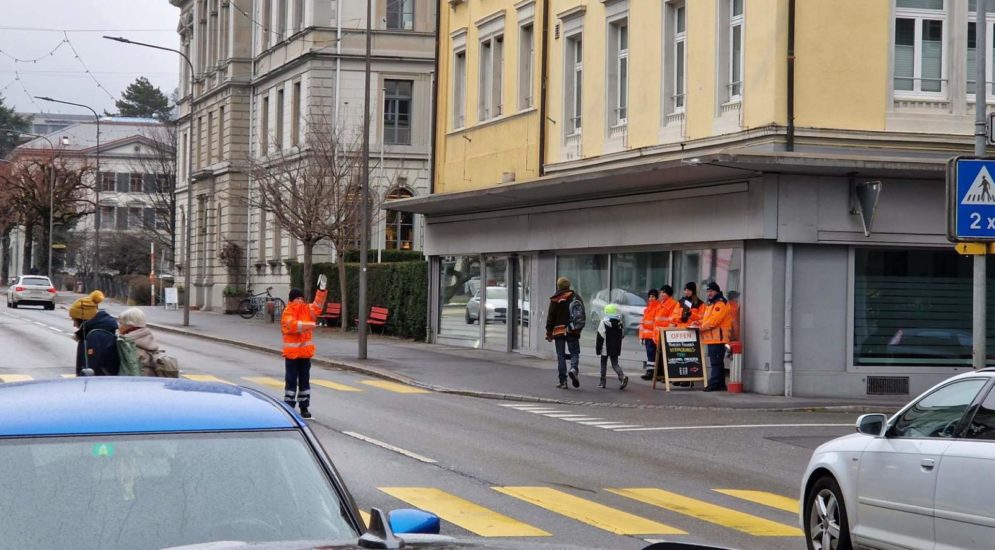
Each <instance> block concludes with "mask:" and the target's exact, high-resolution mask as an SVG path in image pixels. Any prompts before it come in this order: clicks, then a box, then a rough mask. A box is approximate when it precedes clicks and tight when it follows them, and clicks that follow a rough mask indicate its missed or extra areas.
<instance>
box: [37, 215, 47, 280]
mask: <svg viewBox="0 0 995 550" xmlns="http://www.w3.org/2000/svg"><path fill="white" fill-rule="evenodd" d="M45 221H46V223H45V226H44V227H42V228H41V238H42V240H41V241H39V242H38V250H39V251H42V250H44V251H45V253H44V254H41V255H39V257H38V270H39V271H40V272H41V273H45V274H48V243H49V238H48V227H49V226H48V223H47V222H48V220H45Z"/></svg>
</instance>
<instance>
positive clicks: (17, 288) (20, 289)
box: [14, 286, 24, 292]
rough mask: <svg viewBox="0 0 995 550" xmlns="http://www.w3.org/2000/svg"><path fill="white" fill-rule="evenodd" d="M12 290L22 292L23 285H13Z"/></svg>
mask: <svg viewBox="0 0 995 550" xmlns="http://www.w3.org/2000/svg"><path fill="white" fill-rule="evenodd" d="M14 292H24V287H23V286H15V287H14Z"/></svg>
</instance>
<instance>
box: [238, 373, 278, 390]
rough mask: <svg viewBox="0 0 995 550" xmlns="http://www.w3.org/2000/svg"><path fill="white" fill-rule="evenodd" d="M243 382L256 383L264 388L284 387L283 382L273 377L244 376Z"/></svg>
mask: <svg viewBox="0 0 995 550" xmlns="http://www.w3.org/2000/svg"><path fill="white" fill-rule="evenodd" d="M242 380H248V381H249V382H255V383H256V384H261V385H263V386H272V387H274V388H282V387H284V381H283V380H278V379H276V378H273V377H272V376H243V377H242Z"/></svg>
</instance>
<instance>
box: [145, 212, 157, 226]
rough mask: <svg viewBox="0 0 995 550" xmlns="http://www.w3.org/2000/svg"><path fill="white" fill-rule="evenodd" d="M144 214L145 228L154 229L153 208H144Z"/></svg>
mask: <svg viewBox="0 0 995 550" xmlns="http://www.w3.org/2000/svg"><path fill="white" fill-rule="evenodd" d="M143 214H144V215H145V228H146V229H155V228H156V227H155V208H146V209H145V211H144V212H143Z"/></svg>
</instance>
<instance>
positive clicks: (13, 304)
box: [7, 301, 17, 309]
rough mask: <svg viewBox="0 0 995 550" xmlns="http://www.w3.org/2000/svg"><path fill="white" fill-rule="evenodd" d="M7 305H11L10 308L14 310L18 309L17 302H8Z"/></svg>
mask: <svg viewBox="0 0 995 550" xmlns="http://www.w3.org/2000/svg"><path fill="white" fill-rule="evenodd" d="M7 305H9V306H10V307H12V308H14V309H17V302H14V301H11V302H8V303H7Z"/></svg>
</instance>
